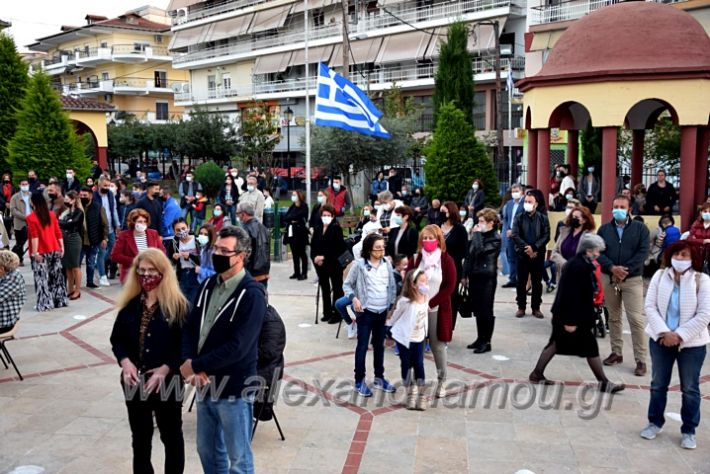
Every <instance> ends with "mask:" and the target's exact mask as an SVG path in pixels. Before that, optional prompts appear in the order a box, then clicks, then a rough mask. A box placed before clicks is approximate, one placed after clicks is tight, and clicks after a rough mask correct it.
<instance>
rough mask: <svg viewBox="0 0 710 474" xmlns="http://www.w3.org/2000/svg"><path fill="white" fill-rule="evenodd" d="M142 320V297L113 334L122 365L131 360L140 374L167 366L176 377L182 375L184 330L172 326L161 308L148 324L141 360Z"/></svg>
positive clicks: (133, 302) (113, 346)
mask: <svg viewBox="0 0 710 474" xmlns="http://www.w3.org/2000/svg"><path fill="white" fill-rule="evenodd" d="M142 316H143V306H142V305H141V297H140V295H139V296H136V297H135V298H133V299H132V300H131V301H130V302H129V303H128V305H127V306H126V307H125V308H123V309H122V310H121V311H119V312H118V315H117V316H116V321H115V322H114V324H113V331H112V332H111V349H112V350H113V355H114V356H116V360H117V361H118V363H119V365H120V363H121V360H123V359H124V358H126V357H128V359H129V360H130V361H131V362H133V365H135V366H136V367H137V368H138V371H139V372H145V371H147V370H150V369H155V368H156V367H160V366H161V365H163V364H166V365H167V366H169V367H170V372H171V373H172V374H179V373H180V362H181V359H180V352H181V344H182V329H181V328H180V326H179V325H178V324H173V325H170V324H168V321H167V319H165V316H164V315H163V313H162V311H160V307H158V308H157V309H156V310H155V313H153V318H152V319H151V320H150V322H149V323H148V329H147V330H146V334H145V342H144V347H143V354H142V360H141V354H140V347H139V338H140V326H141V318H142Z"/></svg>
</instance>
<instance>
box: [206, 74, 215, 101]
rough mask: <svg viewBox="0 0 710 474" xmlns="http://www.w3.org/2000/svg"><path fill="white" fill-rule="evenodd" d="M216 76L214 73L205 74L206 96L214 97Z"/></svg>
mask: <svg viewBox="0 0 710 474" xmlns="http://www.w3.org/2000/svg"><path fill="white" fill-rule="evenodd" d="M216 89H217V77H216V76H215V75H214V74H211V75H209V76H207V97H209V98H210V99H214V98H215V97H216Z"/></svg>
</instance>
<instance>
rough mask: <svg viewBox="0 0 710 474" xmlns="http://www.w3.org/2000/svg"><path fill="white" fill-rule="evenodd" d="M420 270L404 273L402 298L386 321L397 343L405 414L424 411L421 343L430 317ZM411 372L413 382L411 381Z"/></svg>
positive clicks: (422, 345) (424, 283) (424, 275)
mask: <svg viewBox="0 0 710 474" xmlns="http://www.w3.org/2000/svg"><path fill="white" fill-rule="evenodd" d="M427 281H428V280H427V276H426V273H424V271H423V270H420V269H416V270H411V271H409V272H408V273H407V275H406V276H405V279H404V287H403V288H402V297H401V298H400V299H399V301H398V302H397V307H396V308H395V310H394V311H393V312H392V315H391V316H390V317H389V319H388V320H387V326H391V327H392V337H393V338H394V340H395V341H396V343H397V348H398V350H399V359H400V364H401V368H402V380H403V381H404V385H405V386H406V387H407V410H420V411H423V410H426V398H425V394H424V391H423V390H421V391H420V390H419V387H423V386H424V340H425V338H426V335H427V330H428V329H429V326H428V314H429V286H428V285H427ZM411 369H414V378H415V380H414V382H416V383H412V382H413V380H412V378H411Z"/></svg>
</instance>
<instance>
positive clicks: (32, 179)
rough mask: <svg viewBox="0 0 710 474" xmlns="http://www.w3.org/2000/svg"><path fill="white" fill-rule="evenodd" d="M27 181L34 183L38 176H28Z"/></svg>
mask: <svg viewBox="0 0 710 474" xmlns="http://www.w3.org/2000/svg"><path fill="white" fill-rule="evenodd" d="M27 181H29V182H30V183H34V182H35V181H37V178H27Z"/></svg>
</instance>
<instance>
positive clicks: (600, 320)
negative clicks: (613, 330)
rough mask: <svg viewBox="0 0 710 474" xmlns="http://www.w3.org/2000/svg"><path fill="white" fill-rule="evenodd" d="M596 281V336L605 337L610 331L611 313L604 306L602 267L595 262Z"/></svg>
mask: <svg viewBox="0 0 710 474" xmlns="http://www.w3.org/2000/svg"><path fill="white" fill-rule="evenodd" d="M594 279H595V281H596V287H597V289H596V291H595V292H594V311H595V313H596V319H595V321H594V335H595V336H596V337H605V336H606V332H607V330H608V329H609V326H608V324H609V311H608V310H607V309H606V306H604V286H603V285H602V267H601V266H600V265H599V264H598V263H597V262H596V261H595V262H594Z"/></svg>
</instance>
